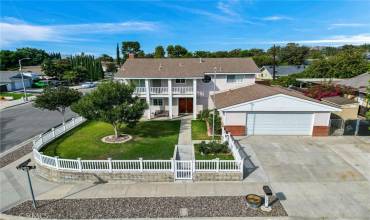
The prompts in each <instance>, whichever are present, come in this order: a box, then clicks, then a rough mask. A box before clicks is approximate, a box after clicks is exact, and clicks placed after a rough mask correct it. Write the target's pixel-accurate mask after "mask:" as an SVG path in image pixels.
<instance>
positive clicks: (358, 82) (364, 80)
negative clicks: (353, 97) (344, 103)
mask: <svg viewBox="0 0 370 220" xmlns="http://www.w3.org/2000/svg"><path fill="white" fill-rule="evenodd" d="M369 80H370V73H363V74H361V75H358V76H355V77H352V78H349V79H343V80H341V81H340V82H337V83H336V84H338V85H342V86H348V87H351V88H354V89H357V90H358V91H359V92H363V93H365V92H366V87H367V86H368V85H369Z"/></svg>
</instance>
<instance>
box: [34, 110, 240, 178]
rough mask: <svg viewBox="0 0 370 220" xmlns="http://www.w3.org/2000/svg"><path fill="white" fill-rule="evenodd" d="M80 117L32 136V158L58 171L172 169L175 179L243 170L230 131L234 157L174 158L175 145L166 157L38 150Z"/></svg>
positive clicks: (79, 120) (80, 118)
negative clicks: (86, 156) (70, 155)
mask: <svg viewBox="0 0 370 220" xmlns="http://www.w3.org/2000/svg"><path fill="white" fill-rule="evenodd" d="M85 121H86V119H84V118H83V117H76V118H72V119H71V120H69V121H67V122H66V123H63V124H61V125H59V126H57V127H55V128H52V129H51V130H49V131H47V132H45V133H43V134H41V135H39V136H37V137H35V139H34V140H33V155H34V158H35V160H36V162H37V163H38V164H40V165H42V166H44V167H47V168H51V169H56V170H60V171H72V172H85V173H99V172H104V173H120V172H152V173H161V172H173V173H174V174H175V178H176V177H177V178H176V179H192V174H193V173H197V172H214V173H220V172H237V173H241V174H242V173H243V159H242V157H241V156H240V153H239V150H240V149H238V147H237V146H236V144H235V142H234V139H233V137H232V136H231V135H229V134H227V133H225V134H224V136H223V137H224V138H227V139H226V140H227V142H228V146H229V148H230V150H231V152H232V154H233V155H234V158H235V160H219V159H215V160H190V161H183V160H177V159H176V151H177V146H176V147H175V152H174V158H173V159H170V160H143V159H141V158H139V159H137V160H112V159H111V158H108V159H107V160H81V159H80V158H77V159H63V158H59V157H57V156H55V157H51V156H47V155H44V154H43V153H42V152H40V151H39V150H40V149H41V148H42V147H43V146H45V145H46V144H48V143H50V142H51V141H53V140H54V139H56V138H58V137H59V136H61V135H63V134H64V133H66V132H68V131H69V130H71V129H73V128H75V127H76V126H78V125H80V124H82V123H83V122H85Z"/></svg>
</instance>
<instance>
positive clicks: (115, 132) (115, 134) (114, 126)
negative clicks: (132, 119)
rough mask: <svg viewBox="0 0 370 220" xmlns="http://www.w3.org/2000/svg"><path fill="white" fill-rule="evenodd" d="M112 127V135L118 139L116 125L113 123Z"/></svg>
mask: <svg viewBox="0 0 370 220" xmlns="http://www.w3.org/2000/svg"><path fill="white" fill-rule="evenodd" d="M113 129H114V137H115V138H116V139H118V129H117V125H115V124H114V125H113Z"/></svg>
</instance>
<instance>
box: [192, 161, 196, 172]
mask: <svg viewBox="0 0 370 220" xmlns="http://www.w3.org/2000/svg"><path fill="white" fill-rule="evenodd" d="M195 163H196V160H192V161H191V166H192V167H191V168H192V169H191V171H192V172H193V173H195Z"/></svg>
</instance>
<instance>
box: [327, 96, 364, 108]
mask: <svg viewBox="0 0 370 220" xmlns="http://www.w3.org/2000/svg"><path fill="white" fill-rule="evenodd" d="M321 100H322V101H324V102H328V103H331V104H334V105H337V106H341V105H348V104H356V103H358V102H356V101H355V100H352V99H347V98H344V97H341V96H331V97H325V98H322V99H321Z"/></svg>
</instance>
